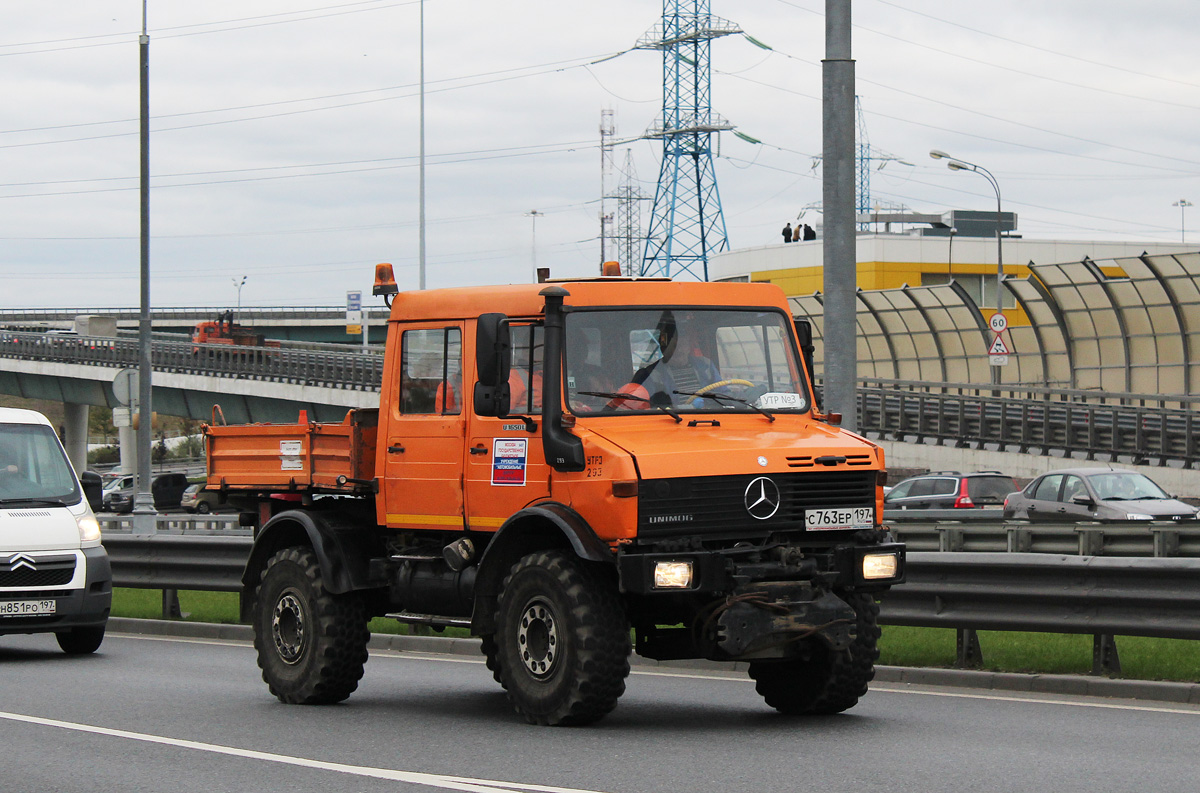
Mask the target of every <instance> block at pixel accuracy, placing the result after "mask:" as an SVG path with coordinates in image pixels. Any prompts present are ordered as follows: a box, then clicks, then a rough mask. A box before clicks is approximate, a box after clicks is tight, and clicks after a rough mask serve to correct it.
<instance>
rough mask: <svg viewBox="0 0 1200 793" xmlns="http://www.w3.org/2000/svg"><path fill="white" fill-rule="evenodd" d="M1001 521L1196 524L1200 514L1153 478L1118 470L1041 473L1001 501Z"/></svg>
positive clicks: (1063, 470) (1087, 469)
mask: <svg viewBox="0 0 1200 793" xmlns="http://www.w3.org/2000/svg"><path fill="white" fill-rule="evenodd" d="M1004 517H1006V518H1018V519H1022V520H1031V521H1080V520H1101V521H1104V520H1175V521H1182V520H1196V519H1197V518H1198V517H1200V513H1198V512H1197V510H1196V508H1195V507H1193V506H1189V505H1188V504H1185V503H1183V502H1182V501H1179V500H1177V499H1174V498H1172V497H1171V496H1169V495H1167V493H1166V492H1165V491H1163V489H1162V488H1161V487H1159V486H1158V485H1157V484H1155V483H1154V480H1153V479H1150V478H1149V477H1148V476H1145V475H1143V474H1139V473H1138V472H1136V471H1125V470H1121V469H1119V468H1066V469H1062V470H1059V471H1050V472H1049V473H1045V474H1042V475H1041V476H1039V477H1038V478H1037V479H1034V480H1033V481H1032V482H1030V483H1029V484H1028V485H1027V486H1026V487H1025V489H1024V490H1022V491H1020V492H1018V493H1013V494H1012V495H1010V496H1009V497H1008V498H1007V499H1005V501H1004Z"/></svg>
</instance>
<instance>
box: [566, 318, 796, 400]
mask: <svg viewBox="0 0 1200 793" xmlns="http://www.w3.org/2000/svg"><path fill="white" fill-rule="evenodd" d="M564 347H565V367H566V369H565V378H564V383H565V389H566V394H567V402H568V405H569V406H570V409H571V411H572V412H573V413H576V414H578V415H594V414H597V413H606V414H614V413H623V412H627V411H655V412H657V411H660V410H664V409H665V410H671V411H679V412H683V411H704V412H712V411H722V412H724V411H754V410H759V411H760V412H761V410H769V411H771V412H775V411H805V410H808V408H809V404H808V394H807V391H808V387H807V385H806V383H805V381H804V377H803V373H802V372H803V370H802V368H801V366H800V364H799V362H798V360H797V357H796V350H795V346H794V345H793V343H792V329H791V320H790V318H788V317H786V316H784V315H783V314H782V313H780V312H777V311H760V310H753V309H741V310H739V309H700V308H690V307H671V308H652V309H646V308H637V309H604V310H587V309H577V310H574V311H572V312H571V313H569V314H567V316H566V337H565V342H564Z"/></svg>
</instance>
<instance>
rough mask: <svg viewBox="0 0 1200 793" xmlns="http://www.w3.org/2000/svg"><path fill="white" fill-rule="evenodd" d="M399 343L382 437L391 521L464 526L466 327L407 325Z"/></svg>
mask: <svg viewBox="0 0 1200 793" xmlns="http://www.w3.org/2000/svg"><path fill="white" fill-rule="evenodd" d="M400 344H401V349H400V358H399V361H400V365H399V367H398V368H393V369H392V370H391V371H392V372H393V374H392V376H393V377H398V378H399V383H398V387H397V388H393V389H392V390H391V393H392V394H394V395H395V396H394V398H393V399H392V404H390V405H388V406H387V410H388V411H389V416H388V420H387V422H386V431H385V432H384V434H383V436H382V437H381V439H380V440H381V442H382V443H384V444H386V445H385V450H386V453H385V454H384V455H383V457H384V470H383V480H382V493H381V495H382V496H383V499H384V505H385V519H386V522H387V525H388V526H392V527H404V528H414V529H415V528H420V529H445V530H454V531H457V530H461V529H462V528H463V491H462V470H463V455H464V449H463V447H464V445H465V443H464V430H465V424H466V421H465V417H464V411H463V389H462V376H461V373H462V326H461V324H459V325H445V324H439V325H437V326H436V327H420V326H416V327H408V328H406V329H405V330H404V331H402V336H401V341H400ZM397 369H398V370H397ZM383 423H384V422H381V424H383ZM382 429H383V428H382V427H381V430H382Z"/></svg>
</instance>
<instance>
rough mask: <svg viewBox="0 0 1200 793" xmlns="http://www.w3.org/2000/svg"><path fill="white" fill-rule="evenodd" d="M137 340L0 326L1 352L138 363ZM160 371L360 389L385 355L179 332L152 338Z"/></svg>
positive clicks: (115, 364)
mask: <svg viewBox="0 0 1200 793" xmlns="http://www.w3.org/2000/svg"><path fill="white" fill-rule="evenodd" d="M138 355H139V352H138V341H137V339H136V338H129V337H115V338H114V337H102V336H60V335H54V334H44V333H20V332H15V331H0V357H3V358H18V359H22V360H32V361H52V362H58V363H74V364H83V365H88V366H101V367H112V368H122V367H127V366H137V365H138ZM150 360H151V365H152V366H153V367H154V369H155V370H156V371H162V372H177V373H184V374H201V375H208V376H214V377H230V378H238V379H251V380H268V381H272V382H284V383H294V384H298V385H316V386H324V387H328V388H343V389H352V390H358V391H364V390H365V391H372V390H378V389H379V386H380V383H382V382H383V356H381V355H379V354H378V353H377V352H368V353H362V352H359V351H357V350H356V349H355V348H352V347H347V348H345V349H343V350H336V351H335V350H330V351H320V350H311V349H298V350H294V349H286V348H282V347H249V346H235V345H228V344H194V343H192V342H191V341H189V340H183V339H180V338H179V337H174V338H169V339H164V338H156V339H154V340H153V343H152V345H151V352H150Z"/></svg>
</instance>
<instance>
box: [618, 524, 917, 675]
mask: <svg viewBox="0 0 1200 793" xmlns="http://www.w3.org/2000/svg"><path fill="white" fill-rule="evenodd" d="M777 556H778V558H777V559H774V560H772V559H761V558H753V557H752V558H747V557H746V555H742V554H730V553H728V552H727V553H721V552H718V551H697V552H682V553H671V554H666V553H654V554H639V553H623V554H621V555H620V556H619V557H618V560H617V570H618V574H619V579H620V588H621V592H622V594H624V595H625V596H626V597H627V598H630V599H631V600H632V601H633V603H634V606H633V607H632V608H631V613H633V614H636V615H637V617H638V618H637V619H636V620H635V629H636V632H637V652H638V654H639V655H642V656H644V657H647V658H655V659H659V660H674V659H683V658H708V659H711V660H715V661H749V660H765V659H784V658H791V657H799V656H803V655H805V654H806V653H807V652H809V647H810V646H811V645H812V644H813V643H814V642H817V643H821V644H824V645H825V646H827V647H829V648H830V649H831V650H833V651H835V652H840V651H845V650H847V649H849V648H850V647H851V645H852V644H853V642H854V640H855V638H856V636H857V631H858V622H859V615H858V614H856V613H855V610H854V608H853V607H852V606H851V605H850V603H851V602H854V601H853V600H849V601H848V600H847V599H846V598H845V597H844V595H845V593H847V592H870V591H879V590H884V589H887V588H888V587H890V586H892V585H894V584H898V583H901V582H903V581H904V561H905V549H904V545H903V544H901V543H886V544H874V545H849V544H848V545H844V546H836V547H833V548H826V549H822V550H819V551H810V552H807V553H804V552H801V551H800V550H799V549H796V548H788V549H777ZM880 558H882V559H884V560H886V562H887V564H884V565H880V564H879V561H880ZM660 564H661V565H667V564H670V565H680V564H687V565H690V569H691V577H690V580H689V581H688V585H687V586H686V587H685V586H681V585H679V584H680V582H681V580H682V578H681V577H665V576H664V577H660V578H659V579H658V580H657V581H656V577H655V568H656V567H657V566H659V565H660ZM881 570H882V571H883V572H886V573H889V574H888V575H886V576H885V577H884V576H881V575H880V571H881ZM868 576H875V577H868ZM664 584H674V586H665V585H664Z"/></svg>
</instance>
